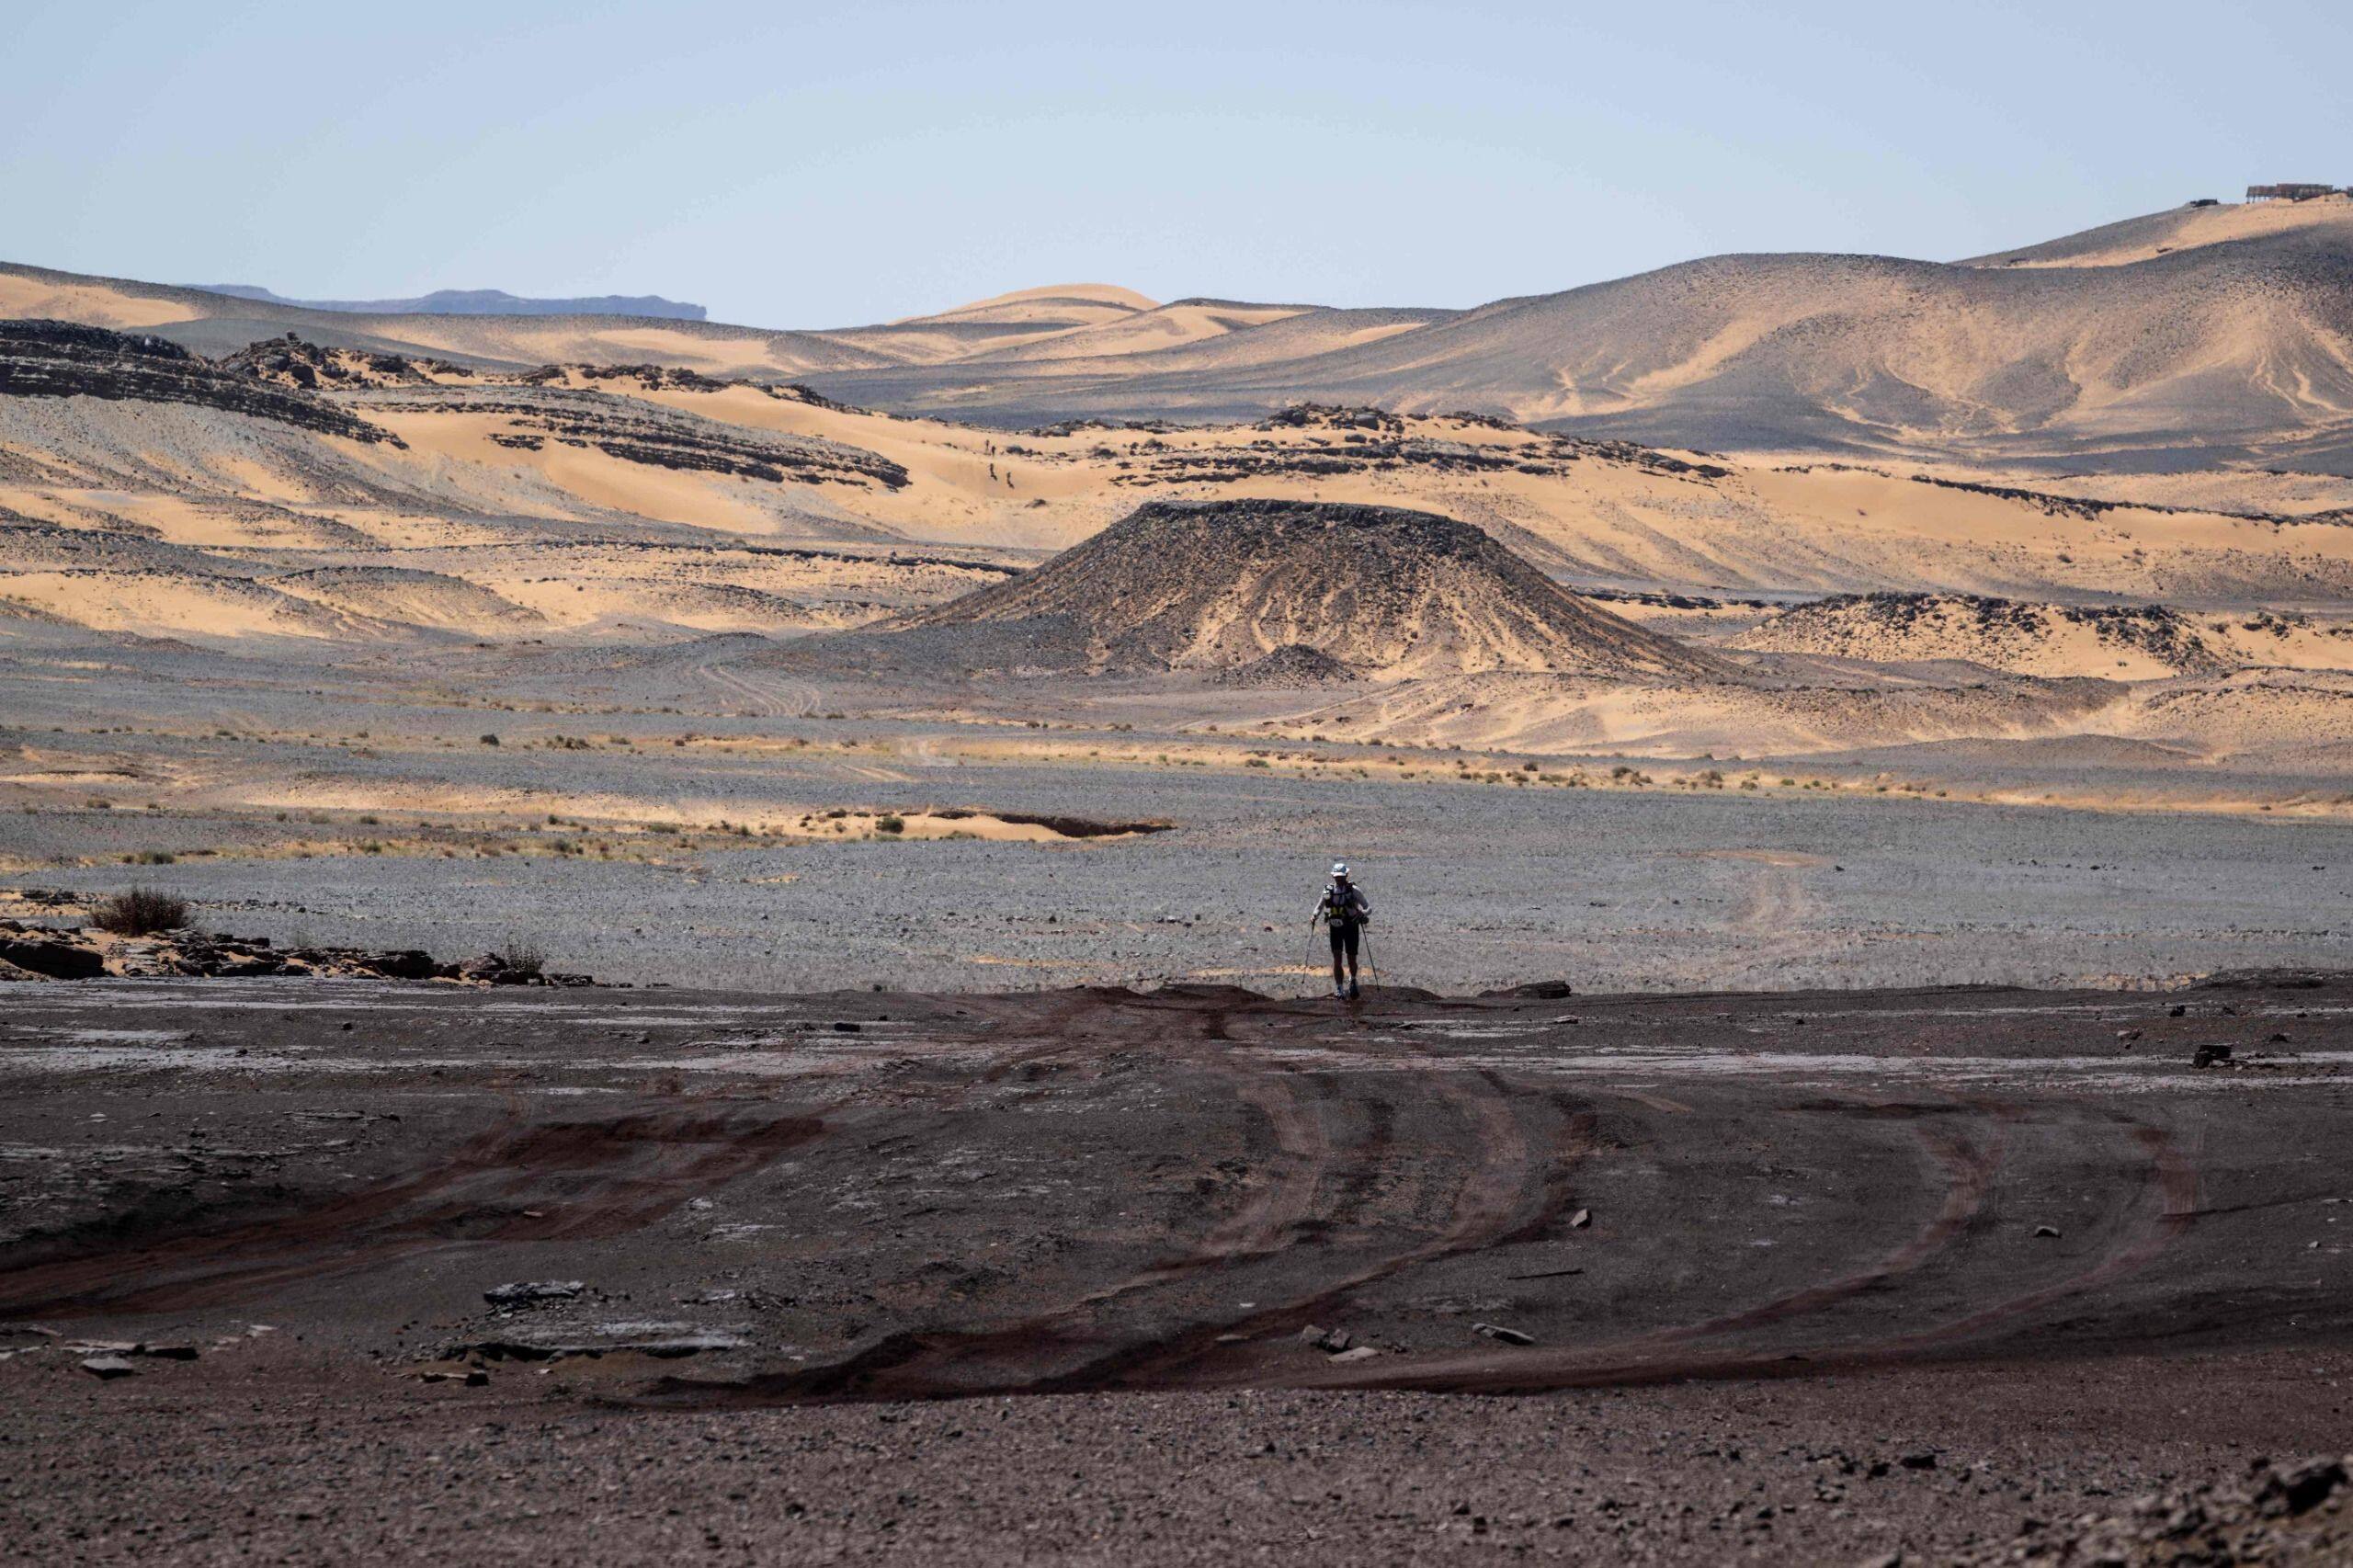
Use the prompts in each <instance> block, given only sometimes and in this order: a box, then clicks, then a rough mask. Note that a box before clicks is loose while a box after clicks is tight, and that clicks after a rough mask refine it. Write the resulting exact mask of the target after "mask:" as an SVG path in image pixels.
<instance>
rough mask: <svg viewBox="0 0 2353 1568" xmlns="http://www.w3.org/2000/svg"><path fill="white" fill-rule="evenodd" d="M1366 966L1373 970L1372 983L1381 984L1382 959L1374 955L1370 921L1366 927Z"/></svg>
mask: <svg viewBox="0 0 2353 1568" xmlns="http://www.w3.org/2000/svg"><path fill="white" fill-rule="evenodd" d="M1364 966H1365V968H1367V969H1369V970H1370V971H1372V983H1374V984H1375V985H1378V984H1380V983H1381V960H1379V959H1377V958H1374V957H1373V956H1372V926H1371V923H1370V922H1367V923H1366V925H1365V927H1364Z"/></svg>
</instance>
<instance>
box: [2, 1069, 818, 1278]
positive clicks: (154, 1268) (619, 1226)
mask: <svg viewBox="0 0 2353 1568" xmlns="http://www.w3.org/2000/svg"><path fill="white" fill-rule="evenodd" d="M823 1127H824V1124H823V1123H822V1121H820V1120H818V1119H815V1118H812V1117H808V1116H798V1115H779V1114H776V1113H774V1112H770V1111H757V1112H750V1113H746V1112H745V1111H742V1110H737V1109H733V1108H715V1107H710V1106H703V1105H695V1104H687V1105H669V1106H653V1107H647V1108H641V1109H638V1110H634V1111H631V1112H629V1113H627V1114H624V1115H621V1116H618V1117H613V1118H608V1119H598V1120H561V1121H544V1122H538V1123H532V1124H529V1125H518V1120H517V1119H516V1118H513V1117H510V1118H509V1119H507V1120H506V1122H504V1123H502V1124H501V1125H500V1126H498V1127H496V1128H494V1129H493V1130H492V1131H488V1132H485V1133H483V1134H482V1135H480V1136H479V1137H477V1138H475V1139H474V1140H473V1141H472V1142H470V1143H468V1144H467V1145H465V1146H464V1147H462V1148H460V1149H459V1150H457V1151H456V1152H455V1153H451V1154H450V1155H449V1157H448V1158H447V1159H445V1160H443V1161H442V1162H440V1163H439V1164H438V1165H436V1166H435V1167H434V1168H433V1169H432V1170H430V1171H428V1172H426V1173H424V1174H421V1175H418V1176H409V1177H406V1178H404V1179H401V1180H397V1181H393V1182H390V1183H386V1184H383V1185H381V1186H379V1187H372V1188H369V1189H368V1190H366V1191H362V1192H358V1193H354V1194H351V1195H350V1196H348V1197H345V1198H339V1199H332V1200H330V1201H328V1202H326V1203H324V1204H320V1205H317V1206H315V1207H313V1208H309V1209H305V1210H299V1211H297V1212H295V1213H292V1214H289V1215H285V1216H282V1217H279V1218H275V1219H270V1220H264V1221H253V1222H249V1223H245V1224H241V1225H234V1226H230V1227H226V1228H222V1229H218V1230H210V1231H198V1232H195V1233H188V1234H185V1235H180V1236H176V1237H171V1238H168V1239H165V1240H163V1241H160V1242H157V1243H154V1244H149V1245H146V1246H142V1247H137V1248H133V1249H130V1250H118V1251H110V1252H106V1253H103V1254H98V1255H96V1256H84V1257H79V1258H67V1259H62V1260H59V1261H55V1262H51V1263H44V1264H37V1265H34V1266H32V1267H28V1268H22V1269H17V1270H13V1271H10V1272H8V1273H6V1274H0V1312H9V1313H23V1314H36V1315H38V1314H44V1313H65V1312H91V1313H104V1312H163V1311H170V1310H177V1309H182V1308H191V1307H207V1306H216V1305H220V1304H222V1303H225V1302H230V1301H240V1300H244V1299H248V1298H251V1297H252V1296H254V1295H256V1293H258V1292H260V1291H262V1290H267V1289H269V1288H270V1287H272V1286H276V1285H282V1284H285V1283H288V1282H290V1281H292V1280H297V1279H304V1278H316V1277H319V1276H322V1275H330V1274H339V1273H346V1272H348V1271H350V1270H353V1269H358V1268H364V1267H372V1266H375V1265H379V1264H383V1263H387V1262H391V1261H393V1260H395V1259H398V1258H402V1257H406V1256H411V1255H413V1254H416V1253H420V1252H426V1251H433V1250H438V1249H445V1248H457V1247H467V1246H477V1245H492V1244H502V1243H512V1242H536V1241H555V1240H567V1239H593V1238H597V1237H603V1236H611V1235H616V1234H620V1233H623V1232H627V1231H632V1230H636V1229H639V1228H641V1227H642V1226H644V1225H647V1224H650V1223H652V1222H653V1221H655V1220H658V1219H660V1218H661V1217H662V1216H663V1215H665V1214H666V1213H668V1212H669V1211H670V1210H672V1209H675V1208H676V1207H677V1206H678V1205H679V1204H682V1203H684V1202H685V1201H686V1200H687V1199H688V1198H691V1197H694V1196H696V1195H698V1194H699V1193H701V1192H704V1191H706V1190H708V1189H709V1188H710V1187H715V1186H719V1185H722V1184H723V1183H726V1182H729V1181H733V1180H734V1179H735V1178H737V1177H739V1176H745V1175H747V1174H749V1173H751V1172H752V1171H755V1170H757V1169H759V1168H760V1167H761V1166H763V1165H767V1163H769V1162H770V1161H772V1160H774V1159H776V1158H777V1157H778V1156H779V1155H781V1154H782V1153H785V1152H786V1151H787V1150H790V1149H792V1148H796V1147H798V1146H800V1145H801V1144H803V1143H806V1142H809V1141H811V1140H812V1139H814V1138H815V1137H817V1136H818V1135H819V1134H820V1133H821V1132H822V1131H823Z"/></svg>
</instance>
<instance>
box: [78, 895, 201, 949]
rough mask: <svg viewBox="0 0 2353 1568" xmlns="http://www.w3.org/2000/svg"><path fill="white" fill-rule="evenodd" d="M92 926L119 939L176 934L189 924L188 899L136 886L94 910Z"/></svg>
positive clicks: (114, 896)
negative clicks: (180, 928) (165, 932)
mask: <svg viewBox="0 0 2353 1568" xmlns="http://www.w3.org/2000/svg"><path fill="white" fill-rule="evenodd" d="M90 924H91V925H92V926H97V928H98V929H99V930H101V931H111V932H113V933H114V934H115V935H116V936H118V937H145V936H149V935H152V934H153V933H154V932H157V931H176V930H177V929H178V928H179V927H181V926H185V925H187V924H188V900H186V899H184V898H174V897H173V896H172V895H171V894H170V893H167V892H159V891H158V890H156V889H154V888H142V887H135V886H134V887H132V888H131V889H129V890H128V891H126V892H119V893H116V894H114V895H112V896H111V897H108V898H102V899H100V900H99V901H98V902H97V903H95V904H93V905H92V906H91V908H90Z"/></svg>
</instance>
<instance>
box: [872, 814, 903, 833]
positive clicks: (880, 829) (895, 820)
mask: <svg viewBox="0 0 2353 1568" xmlns="http://www.w3.org/2000/svg"><path fill="white" fill-rule="evenodd" d="M874 831H875V832H877V833H904V832H906V831H907V819H906V818H904V817H903V816H901V815H900V814H899V813H898V812H891V813H890V814H889V815H887V816H884V817H882V818H881V819H880V820H878V821H877V822H876V823H875V824H874Z"/></svg>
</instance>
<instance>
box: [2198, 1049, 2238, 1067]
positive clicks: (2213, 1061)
mask: <svg viewBox="0 0 2353 1568" xmlns="http://www.w3.org/2000/svg"><path fill="white" fill-rule="evenodd" d="M2230 1060H2231V1048H2230V1047H2229V1046H2227V1045H2201V1046H2200V1047H2199V1048H2198V1053H2197V1054H2196V1055H2195V1056H2192V1057H2191V1058H2190V1059H2189V1064H2190V1065H2191V1066H2192V1067H2213V1066H2217V1065H2220V1064H2221V1063H2223V1062H2228V1061H2230Z"/></svg>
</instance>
